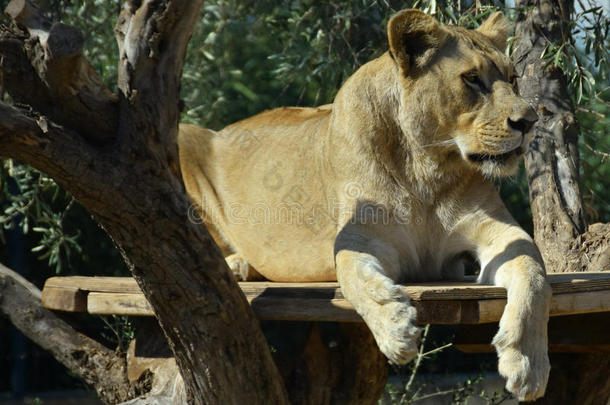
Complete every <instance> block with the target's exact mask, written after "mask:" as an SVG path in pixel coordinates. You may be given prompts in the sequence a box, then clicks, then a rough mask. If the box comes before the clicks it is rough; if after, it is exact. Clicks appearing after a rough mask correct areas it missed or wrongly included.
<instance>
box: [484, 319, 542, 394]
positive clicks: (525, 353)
mask: <svg viewBox="0 0 610 405" xmlns="http://www.w3.org/2000/svg"><path fill="white" fill-rule="evenodd" d="M507 335H509V334H506V333H503V331H502V330H500V331H499V332H498V334H497V335H496V336H495V337H494V340H493V344H494V346H495V347H496V349H497V351H498V371H499V372H500V375H501V376H502V377H504V378H505V379H506V389H507V390H508V391H509V392H510V393H512V394H513V395H514V396H515V397H516V398H517V399H518V400H519V401H533V400H535V399H537V398H540V397H542V396H543V395H544V391H545V389H546V384H547V381H548V378H549V371H550V369H551V366H550V364H549V357H548V355H547V351H546V344H545V340H542V341H539V342H534V341H529V342H528V341H527V339H525V338H523V341H524V342H526V343H527V344H526V345H521V344H519V343H517V344H510V343H509V341H507V339H506V337H507ZM520 346H527V347H528V349H524V348H523V347H520Z"/></svg>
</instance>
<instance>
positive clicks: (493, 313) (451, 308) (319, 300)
mask: <svg viewBox="0 0 610 405" xmlns="http://www.w3.org/2000/svg"><path fill="white" fill-rule="evenodd" d="M585 275H587V274H583V273H577V274H575V273H572V274H558V275H557V276H558V277H550V278H551V281H553V282H555V283H554V284H553V286H554V289H555V287H557V286H559V287H558V288H557V290H558V291H563V293H559V294H556V295H554V296H553V301H552V305H551V316H558V315H568V314H579V313H592V312H605V311H610V285H609V284H608V281H609V280H610V274H598V273H593V274H591V276H592V277H591V279H588V278H583V276H585ZM551 276H555V275H551ZM602 276H603V277H602ZM604 277H605V278H604ZM568 285H570V286H574V289H575V290H576V291H577V292H574V293H567V291H569V290H568V287H567V286H568ZM240 287H241V288H242V290H243V292H244V294H245V296H246V298H247V300H248V302H250V304H251V305H252V307H253V309H254V311H255V313H256V314H257V315H258V316H259V318H260V319H263V320H316V321H341V322H360V321H361V318H360V317H359V316H358V315H357V314H356V312H355V311H354V310H353V308H352V306H351V304H350V303H349V302H348V301H347V300H346V299H345V298H344V297H343V295H342V294H341V291H340V289H339V287H338V285H337V283H332V282H330V283H273V282H248V283H240ZM606 287H607V289H606V290H603V289H600V288H606ZM405 288H406V289H407V291H408V292H409V295H410V296H411V298H412V299H413V303H414V305H415V307H416V308H417V311H418V322H419V323H420V324H426V323H433V324H477V323H486V322H495V321H498V320H499V319H500V316H501V315H502V312H503V310H504V306H505V305H506V299H505V296H506V293H505V291H504V289H502V288H499V287H492V286H480V285H476V284H472V283H447V284H440V283H426V284H418V285H413V286H408V287H405ZM87 294H88V296H87ZM449 297H459V298H453V299H449ZM476 297H479V298H476ZM491 297H500V298H492V299H490V298H491ZM43 305H44V306H45V307H47V308H50V309H56V310H64V311H72V312H79V311H88V312H90V313H92V314H117V315H137V316H152V315H153V312H152V310H151V308H150V305H148V302H147V301H146V299H145V297H144V295H143V294H142V293H141V292H140V290H139V288H138V286H137V284H136V283H135V280H133V279H132V278H129V277H120V278H115V277H53V278H50V279H49V280H48V281H47V283H46V284H45V288H44V289H43Z"/></svg>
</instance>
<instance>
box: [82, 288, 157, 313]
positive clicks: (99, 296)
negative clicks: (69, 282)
mask: <svg viewBox="0 0 610 405" xmlns="http://www.w3.org/2000/svg"><path fill="white" fill-rule="evenodd" d="M87 312H89V313H90V314H96V315H113V314H114V315H133V316H154V312H153V310H152V308H151V306H150V304H149V303H148V301H147V300H146V297H144V294H142V293H139V294H131V293H104V292H90V293H89V295H88V296H87Z"/></svg>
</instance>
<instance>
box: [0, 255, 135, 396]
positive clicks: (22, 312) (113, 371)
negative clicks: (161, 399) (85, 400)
mask: <svg viewBox="0 0 610 405" xmlns="http://www.w3.org/2000/svg"><path fill="white" fill-rule="evenodd" d="M0 314H2V315H4V316H6V317H8V318H9V319H10V320H11V322H12V323H13V324H14V325H15V326H16V327H17V329H19V330H20V331H21V332H22V333H23V334H24V335H25V336H27V337H28V338H29V339H30V340H32V341H33V342H34V343H36V344H37V345H39V346H40V347H42V348H43V349H45V350H47V351H48V352H50V353H51V354H52V355H53V357H55V359H57V361H59V362H60V363H62V364H63V365H64V366H65V367H67V368H68V369H69V370H70V371H71V372H73V373H74V374H76V376H78V377H79V378H80V379H82V380H83V381H85V382H86V383H87V384H89V385H90V386H92V387H93V388H95V390H96V391H97V393H98V395H99V396H100V398H101V399H102V400H103V401H105V402H107V403H116V402H119V401H126V400H128V399H129V398H133V397H135V396H137V395H139V394H140V391H141V389H140V388H144V387H137V386H132V385H131V384H130V383H129V381H128V380H127V370H126V368H127V367H126V363H125V358H124V357H123V356H119V355H117V353H115V352H114V351H112V350H110V349H108V348H107V347H105V346H103V345H101V344H100V343H98V342H96V341H95V340H93V339H90V338H88V337H87V336H85V335H82V334H81V333H78V332H77V331H75V330H74V329H73V328H72V327H71V326H70V325H68V324H67V323H66V322H64V321H62V320H61V319H59V318H58V317H57V316H55V314H53V313H52V312H51V311H49V310H47V309H45V308H43V307H42V304H41V302H40V290H38V289H37V288H36V286H34V285H33V284H31V283H30V282H28V281H27V280H26V279H24V278H23V277H21V276H20V275H19V274H17V273H15V272H14V271H13V270H11V269H9V268H7V267H5V266H3V265H2V264H0Z"/></svg>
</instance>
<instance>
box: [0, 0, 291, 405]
mask: <svg viewBox="0 0 610 405" xmlns="http://www.w3.org/2000/svg"><path fill="white" fill-rule="evenodd" d="M22 2H23V1H14V2H11V4H12V5H13V8H14V9H17V10H19V9H20V7H19V5H18V4H17V5H15V3H22ZM200 7H201V1H188V0H175V1H163V2H153V1H142V2H140V1H127V2H126V3H125V4H124V7H123V10H122V12H121V15H120V17H119V21H118V23H117V28H116V32H117V39H118V41H119V49H120V55H119V58H120V62H119V90H120V91H119V95H118V97H117V99H118V102H117V103H115V104H114V105H113V107H112V108H109V110H114V109H116V121H114V122H112V117H110V118H109V116H111V115H112V114H100V116H99V117H98V116H95V115H92V116H84V115H81V120H83V121H88V122H86V123H85V122H83V123H81V124H82V126H81V125H75V124H73V123H72V122H71V121H70V119H68V118H67V117H78V116H79V114H80V113H81V111H79V109H78V108H76V107H73V105H74V104H77V103H75V102H69V101H66V100H65V99H64V98H62V97H66V94H70V93H69V92H68V91H64V90H66V89H68V88H70V87H71V86H76V84H75V83H74V82H75V81H76V82H78V81H80V80H82V81H83V82H87V83H96V85H97V84H99V83H101V81H99V78H98V79H95V78H92V77H91V76H95V73H94V72H93V71H92V70H89V69H81V68H77V67H75V66H73V65H71V64H70V63H72V62H70V61H64V62H66V64H67V66H64V69H68V70H70V71H71V72H75V73H74V74H71V75H69V77H65V78H64V79H62V80H71V81H62V80H59V81H53V83H51V82H52V80H49V78H48V76H45V75H46V74H48V73H49V71H50V70H52V69H49V66H52V65H53V62H54V61H53V53H51V52H48V49H49V48H48V47H49V43H50V41H49V36H51V37H52V35H51V34H52V31H53V29H51V30H50V31H48V32H47V31H45V25H44V24H42V25H38V26H35V27H28V30H27V32H26V31H21V32H20V30H17V29H14V30H13V31H12V32H5V33H4V34H3V36H2V38H0V54H1V55H2V56H3V58H2V70H3V71H4V72H9V73H14V71H15V69H19V70H18V72H21V73H23V72H26V73H27V74H29V75H30V76H34V77H36V76H37V78H38V79H37V80H36V82H35V85H34V86H35V87H36V88H38V89H39V91H38V92H32V93H29V92H28V90H27V89H26V90H25V91H24V90H23V89H21V88H20V87H19V86H13V87H8V88H7V90H8V91H9V94H11V97H12V98H13V99H14V100H22V101H21V102H22V103H25V104H29V105H36V106H37V107H36V111H32V110H31V109H30V108H27V109H26V108H15V107H10V106H7V105H4V104H1V105H0V117H1V118H0V153H1V154H2V155H3V156H7V157H12V158H16V159H19V160H21V161H23V162H25V163H28V164H30V165H32V166H34V167H36V168H38V169H40V170H42V171H44V172H46V173H47V174H49V175H50V176H51V177H53V178H54V179H56V181H57V182H58V184H59V185H60V186H62V187H64V188H65V189H66V190H68V191H69V192H71V193H72V194H73V195H74V197H75V198H76V199H77V200H79V202H80V203H81V204H82V205H83V206H84V207H85V208H86V209H87V210H88V211H89V212H91V213H92V214H93V215H94V216H95V217H96V219H97V220H98V221H99V222H100V224H101V225H102V226H103V227H104V228H105V230H106V231H107V232H108V234H109V235H110V236H111V237H112V239H113V240H114V242H115V243H116V245H117V246H118V247H119V249H120V251H121V253H122V254H123V256H124V258H125V260H126V262H127V263H128V266H129V268H130V270H131V271H132V273H133V275H134V277H135V279H136V280H137V281H138V284H139V285H140V287H141V288H142V291H143V292H144V294H145V295H146V298H147V299H148V301H149V302H150V303H151V305H152V307H153V309H154V311H155V315H156V316H157V319H158V320H159V323H160V325H161V327H162V329H163V331H164V333H165V335H166V337H167V339H168V342H169V344H170V348H171V350H172V352H173V353H174V356H175V358H176V361H177V363H178V366H179V368H180V372H181V374H182V376H183V378H184V381H185V387H186V392H187V397H188V400H189V402H190V403H193V404H204V403H236V404H241V403H260V404H268V403H274V404H281V403H286V398H287V397H286V393H285V390H284V387H283V384H282V379H281V377H280V375H279V373H278V371H277V368H276V367H275V365H274V363H273V360H272V358H271V355H270V352H269V349H268V347H267V345H266V342H265V340H264V338H263V335H262V333H261V331H260V327H259V325H258V321H257V320H256V318H255V317H254V314H253V312H252V310H251V308H250V307H249V305H248V303H247V302H246V299H245V297H244V296H243V294H242V293H241V291H240V290H239V288H238V287H237V283H236V282H235V280H234V279H233V277H232V276H231V274H230V272H229V271H228V268H227V266H226V264H225V262H224V259H223V257H222V255H221V254H220V251H219V249H218V248H217V247H216V245H215V244H214V242H213V241H212V239H211V238H210V236H209V234H208V233H207V231H206V229H205V227H203V226H202V225H198V224H194V223H192V222H190V221H189V219H188V208H189V205H190V203H189V200H188V197H187V195H186V193H185V190H184V186H183V184H182V181H181V177H180V173H179V169H178V167H179V165H178V152H177V146H176V133H177V127H178V117H179V102H180V100H179V88H180V75H181V69H182V63H183V59H184V55H185V49H186V44H187V42H188V39H189V38H190V35H191V32H192V29H193V26H194V23H195V20H196V18H197V16H198V15H199V12H198V11H199V8H200ZM9 8H10V6H9ZM31 10H34V11H33V12H35V8H31ZM15 15H21V14H20V13H15ZM23 21H35V22H36V23H37V24H39V21H40V18H39V17H38V18H35V19H32V18H31V17H30V18H28V19H25V20H23ZM22 23H23V22H22ZM26 23H27V22H26ZM41 27H42V28H41ZM51 27H52V25H51ZM56 31H57V32H59V33H65V32H66V31H67V30H56ZM33 33H34V34H33ZM45 37H46V39H45ZM76 42H77V41H76ZM51 43H53V42H52V41H51ZM17 44H18V45H19V46H17ZM38 47H42V51H41V52H38V51H37V49H38ZM77 54H78V53H77ZM41 57H42V58H49V59H48V60H46V61H40V60H39V59H40V58H41ZM71 60H72V61H74V60H76V61H77V62H78V63H79V64H80V65H79V66H81V67H82V56H80V57H77V58H75V59H71ZM26 62H27V63H26ZM77 62H74V63H77ZM28 65H29V67H28ZM11 69H13V71H11ZM20 82H21V83H23V82H24V79H23V76H22V78H21V79H20ZM28 83H29V82H28ZM25 87H27V86H25ZM92 87H93V88H95V87H96V86H92ZM76 88H78V89H83V87H82V86H76ZM90 89H91V87H87V86H85V88H84V89H83V90H82V91H83V92H86V93H87V94H89V95H90V94H92V93H96V91H90ZM98 90H99V89H98ZM45 93H46V94H49V95H50V98H51V99H61V100H62V103H63V104H62V106H63V108H62V111H61V112H60V113H58V112H57V111H56V109H55V108H54V106H53V105H52V104H51V105H50V104H48V103H43V104H41V105H37V104H35V100H32V98H35V97H36V95H38V94H45ZM106 95H107V92H106V91H97V96H93V97H94V98H96V97H97V98H96V100H97V101H99V102H100V103H101V104H105V103H108V102H110V103H112V102H113V97H106ZM72 97H75V98H77V97H78V92H76V94H74V93H72ZM68 98H69V97H68ZM72 119H74V118H72ZM109 120H110V124H109V123H108V121H109ZM79 122H80V121H79ZM108 126H109V127H111V128H117V129H116V131H115V132H111V133H109V134H106V133H104V134H102V135H101V136H98V135H96V136H92V135H91V133H88V132H87V130H86V129H83V128H91V127H93V128H106V127H108Z"/></svg>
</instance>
